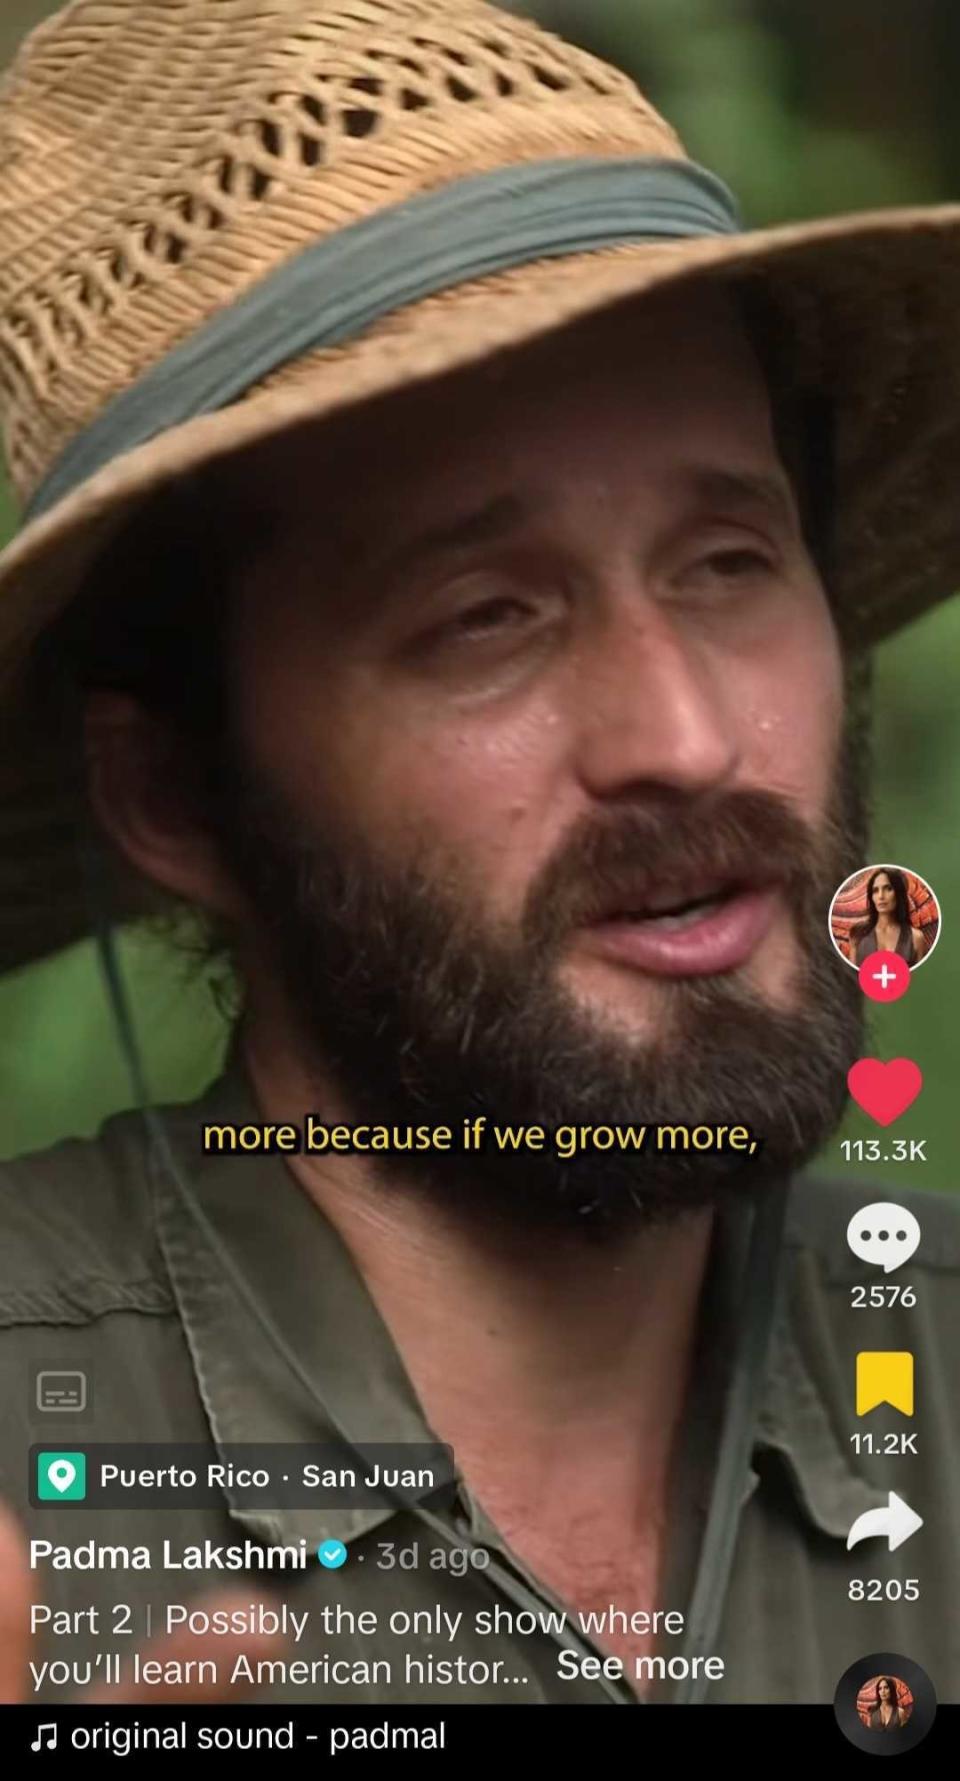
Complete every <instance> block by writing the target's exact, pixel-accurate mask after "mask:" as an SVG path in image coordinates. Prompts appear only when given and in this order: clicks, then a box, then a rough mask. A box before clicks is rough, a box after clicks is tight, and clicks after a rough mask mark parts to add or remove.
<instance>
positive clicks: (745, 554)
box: [706, 545, 773, 580]
mask: <svg viewBox="0 0 960 1781" xmlns="http://www.w3.org/2000/svg"><path fill="white" fill-rule="evenodd" d="M706 562H707V564H708V566H709V567H710V568H711V569H713V570H715V571H716V573H717V574H718V575H722V576H724V577H725V578H727V579H729V580H737V579H739V578H740V577H742V576H745V575H765V574H769V572H770V571H771V570H772V568H773V561H772V559H771V558H770V557H769V556H767V555H766V554H765V553H764V552H763V551H762V550H751V549H749V548H747V547H745V546H743V545H740V546H738V547H736V548H734V547H731V548H730V549H728V550H715V551H712V552H711V554H710V555H709V557H707V558H706Z"/></svg>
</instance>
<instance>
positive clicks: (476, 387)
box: [237, 287, 776, 537]
mask: <svg viewBox="0 0 960 1781" xmlns="http://www.w3.org/2000/svg"><path fill="white" fill-rule="evenodd" d="M731 456H733V457H735V458H738V459H740V460H741V461H742V467H743V468H744V469H745V470H749V469H750V467H751V464H752V465H753V466H754V467H756V468H763V467H764V466H765V465H766V466H769V462H770V460H771V459H772V458H775V456H776V453H775V447H774V443H773V436H772V427H771V415H770V403H769V397H768V391H767V387H766V383H765V380H764V377H763V374H762V372H761V370H760V366H759V364H758V362H757V359H756V356H755V354H754V352H753V349H752V347H751V344H750V341H749V339H748V336H747V332H746V328H745V326H744V323H743V321H742V319H741V315H740V311H739V308H738V305H737V303H736V301H735V299H734V296H733V295H732V293H731V292H730V291H729V290H722V289H718V288H710V287H707V288H702V287H700V288H695V289H692V290H690V291H684V292H676V293H671V294H670V295H669V296H659V297H658V298H656V299H655V300H650V299H645V300H643V301H637V300H634V301H633V302H631V303H630V304H626V305H622V304H621V305H618V306H617V307H616V308H614V309H611V310H608V311H606V312H604V313H602V314H600V315H595V316H591V317H590V318H588V319H587V320H586V321H582V322H579V323H577V324H576V325H575V326H573V327H570V328H567V329H564V330H561V331H558V332H556V333H554V334H551V335H549V336H547V337H546V338H544V339H542V340H539V341H536V342H534V343H532V344H528V345H527V346H525V347H524V348H522V349H519V350H517V351H514V352H511V353H505V354H500V355H498V356H497V357H495V358H493V359H490V360H488V361H486V362H484V363H482V364H480V365H478V366H475V367H469V368H467V369H466V370H461V371H459V372H457V373H456V374H454V375H452V376H450V377H445V378H443V379H439V380H436V381H434V382H431V383H429V384H425V385H420V386H415V387H413V388H411V389H409V390H407V391H404V392H402V393H400V394H392V395H390V396H389V397H386V398H384V399H382V400H378V401H374V402H368V403H366V404H364V405H363V406H362V407H361V408H358V409H357V410H356V411H348V412H347V413H345V414H344V415H342V416H339V417H333V418H332V419H331V418H325V419H323V420H322V421H318V422H315V423H310V424H308V425H306V426H301V427H299V428H297V429H295V430H293V431H292V432H290V433H289V434H287V435H284V436H282V437H281V438H279V439H275V440H270V441H267V442H266V443H265V444H264V445H263V446H261V447H259V448H257V449H256V450H255V451H254V452H253V453H251V454H249V455H248V456H247V457H246V458H245V459H244V460H243V462H242V463H241V464H240V465H239V466H238V472H237V474H238V477H239V481H240V485H241V486H240V490H239V492H240V494H241V496H243V495H244V494H246V495H249V496H250V497H253V496H256V498H257V501H258V504H259V505H261V506H262V505H264V504H266V506H267V507H268V509H269V510H271V511H272V512H273V513H274V515H275V516H276V518H277V519H278V520H281V521H282V522H283V529H284V530H285V531H287V530H289V528H291V527H294V528H297V527H299V526H300V525H303V526H315V525H316V523H317V521H318V516H319V515H320V514H322V515H323V521H324V524H325V525H327V526H329V527H330V529H331V537H336V536H338V535H339V534H340V533H344V534H345V533H346V532H347V531H348V530H349V529H350V524H351V519H352V520H353V522H354V523H355V524H357V525H359V527H360V528H363V527H364V525H365V516H366V515H368V514H369V513H370V511H371V509H375V510H376V513H377V516H378V521H382V522H383V523H385V524H389V525H393V524H397V525H401V526H402V525H403V523H404V522H405V521H406V520H408V519H410V518H412V517H413V515H414V514H415V512H416V511H418V510H420V509H425V510H428V511H429V510H433V509H438V510H442V509H443V508H444V507H445V506H446V505H447V504H448V502H449V501H450V500H452V499H455V498H457V497H458V496H459V495H460V493H461V491H462V490H463V489H464V488H465V487H470V488H473V489H482V488H484V487H487V486H491V487H492V486H494V484H496V485H497V486H498V487H503V486H506V487H509V486H510V485H511V484H513V483H522V482H526V481H529V480H536V481H537V482H538V483H540V482H542V481H543V480H544V476H545V475H546V477H547V478H548V479H549V478H551V477H553V478H555V479H557V480H562V479H565V478H566V479H569V478H572V479H578V478H584V477H587V478H589V477H590V476H591V475H594V476H599V475H606V476H607V477H611V476H613V477H615V476H616V475H618V474H620V475H628V474H632V473H633V472H634V471H635V469H636V468H641V469H649V470H651V471H652V470H654V469H655V468H657V467H658V466H659V467H662V468H664V469H665V470H666V469H668V468H669V465H670V462H671V460H673V461H675V462H676V463H677V464H680V463H681V462H682V461H683V459H684V458H685V457H688V458H689V460H690V462H691V463H697V464H704V463H710V462H711V461H714V462H715V463H716V464H717V466H718V467H722V466H724V465H726V464H729V463H730V461H731Z"/></svg>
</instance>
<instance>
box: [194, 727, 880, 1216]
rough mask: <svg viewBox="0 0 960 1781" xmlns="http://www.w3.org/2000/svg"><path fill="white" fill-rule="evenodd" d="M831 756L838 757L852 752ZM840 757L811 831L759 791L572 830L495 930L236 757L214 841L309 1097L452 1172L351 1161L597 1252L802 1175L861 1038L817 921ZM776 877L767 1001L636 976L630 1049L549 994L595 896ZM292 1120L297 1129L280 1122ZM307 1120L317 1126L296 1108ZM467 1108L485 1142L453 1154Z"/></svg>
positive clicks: (838, 852) (848, 978)
mask: <svg viewBox="0 0 960 1781" xmlns="http://www.w3.org/2000/svg"><path fill="white" fill-rule="evenodd" d="M855 744H856V745H855ZM861 754H862V739H860V738H857V739H855V738H854V736H853V734H852V732H850V731H848V733H847V735H846V737H845V740H844V744H843V747H842V749H841V751H840V759H839V761H838V766H837V772H836V776H835V782H834V787H833V793H832V798H831V803H830V808H829V810H828V811H827V813H826V814H825V815H824V818H823V819H822V821H821V822H820V823H819V824H818V825H817V827H816V828H813V827H812V826H811V825H809V824H808V823H807V822H805V821H804V820H803V819H801V818H800V817H799V816H798V815H797V814H796V812H795V811H794V810H793V808H792V807H791V806H790V805H789V804H788V803H787V802H786V801H785V800H784V799H782V798H780V797H778V796H777V795H775V794H773V793H771V792H766V791H760V790H749V791H748V790H743V791H731V792H728V793H725V794H723V795H722V796H721V795H710V796H709V797H702V798H689V797H680V796H677V797H675V798H671V799H669V800H667V799H666V798H662V799H658V800H657V802H656V804H652V803H651V804H648V805H647V806H645V807H644V806H642V805H641V804H640V803H639V801H638V802H637V803H636V804H634V805H631V806H630V807H629V808H627V807H626V806H624V807H623V808H620V809H618V810H617V811H616V812H613V811H608V812H606V813H604V814H603V816H602V818H601V817H600V816H598V817H594V818H591V819H589V820H587V819H584V821H583V822H582V823H581V824H580V825H578V826H577V828H576V829H575V830H574V831H573V832H571V833H570V834H569V835H568V836H567V837H566V839H565V841H564V843H563V844H562V846H561V847H560V848H558V850H557V851H556V853H555V854H554V855H553V856H552V857H551V859H550V860H549V861H548V863H547V864H546V866H545V867H544V868H542V869H541V871H540V872H539V874H538V875H537V876H536V878H535V879H534V881H533V882H532V884H531V886H530V889H529V892H528V894H527V897H526V900H525V907H524V909H523V912H522V916H521V918H520V919H519V921H517V922H515V923H513V924H509V925H508V924H506V923H502V922H501V923H498V924H495V923H493V922H492V921H491V919H490V918H489V916H486V915H485V914H484V913H483V911H482V909H481V907H480V906H479V899H478V896H477V893H476V889H475V888H474V889H473V890H472V892H471V886H470V885H469V883H467V882H465V880H464V876H463V873H462V871H461V870H460V869H459V868H458V865H457V863H456V861H455V860H453V859H452V858H450V857H449V856H448V855H447V854H445V853H444V852H443V851H442V850H441V849H439V848H437V847H436V846H434V847H433V848H431V849H429V850H422V851H421V853H420V855H419V856H418V858H417V859H416V860H408V861H406V862H404V863H403V864H398V863H397V862H396V861H394V860H391V859H389V858H387V857H385V854H384V851H383V850H382V849H379V848H378V847H377V846H376V845H375V844H374V843H373V842H372V841H371V840H370V838H369V837H366V836H364V835H362V834H361V833H360V832H359V831H358V830H354V829H350V830H349V831H348V829H347V827H346V826H345V825H344V823H343V821H342V819H340V820H338V821H336V822H335V821H333V820H328V821H325V822H324V823H323V825H322V829H321V826H320V825H319V824H317V825H316V827H314V826H313V825H312V824H311V825H310V827H309V829H308V827H307V826H306V825H305V822H304V818H303V817H302V815H300V814H299V813H296V812H294V811H293V809H292V808H291V807H290V804H289V802H288V801H287V800H286V798H285V797H284V796H283V794H282V793H281V792H280V791H279V790H278V788H277V787H275V786H273V785H272V784H268V783H267V782H266V780H265V779H264V777H263V776H262V775H261V774H260V773H259V772H258V770H256V769H254V768H253V767H252V765H251V763H250V762H249V761H246V760H242V759H241V758H240V753H239V750H238V749H237V747H236V746H233V747H232V749H231V753H230V759H229V766H228V769H227V770H226V771H223V770H221V772H220V773H219V774H218V783H217V790H216V797H215V800H214V805H213V807H214V808H215V810H216V830H217V840H218V843H219V846H220V849H221V852H222V854H223V857H224V859H225V861H226V863H227V864H228V866H229V868H230V870H231V871H232V872H233V874H234V876H235V878H236V879H237V881H238V882H239V883H240V885H241V886H242V888H243V891H244V893H245V896H246V898H247V900H248V903H249V904H250V907H251V908H252V910H253V912H254V915H255V917H256V920H257V924H258V934H259V939H260V942H261V944H262V945H264V947H265V949H266V955H267V957H268V959H269V961H270V966H271V969H272V970H273V972H274V973H275V974H276V978H277V981H278V982H279V985H280V987H281V989H282V991H283V993H284V996H285V999H286V1002H287V1005H288V1007H289V1008H290V1009H291V1011H292V1014H293V1016H294V1019H295V1022H296V1027H297V1033H298V1037H299V1038H300V1039H301V1041H302V1043H303V1045H304V1046H305V1048H306V1055H307V1063H308V1069H309V1070H310V1072H311V1074H312V1075H314V1076H315V1077H316V1080H317V1082H318V1084H321V1083H322V1084H327V1085H328V1086H329V1087H330V1088H332V1089H333V1090H334V1092H335V1093H336V1096H337V1099H338V1102H339V1104H340V1106H341V1107H342V1108H344V1109H346V1116H347V1118H348V1120H349V1121H351V1122H354V1123H361V1122H362V1123H364V1124H367V1123H369V1124H377V1125H390V1126H393V1125H397V1126H413V1125H429V1126H447V1127H450V1128H451V1130H452V1133H453V1145H454V1151H455V1153H451V1154H445V1155H440V1154H438V1153H437V1152H421V1153H408V1152H402V1153H398V1154H393V1155H380V1156H378V1157H377V1158H376V1159H373V1158H371V1159H369V1160H371V1162H373V1163H374V1167H375V1171H376V1174H377V1176H378V1177H379V1178H380V1180H381V1181H382V1182H383V1184H384V1187H385V1188H386V1189H390V1190H393V1191H398V1190H403V1189H406V1190H408V1191H411V1190H412V1191H414V1192H416V1193H418V1194H420V1195H426V1196H429V1197H430V1199H431V1200H432V1201H433V1203H435V1204H436V1205H437V1207H438V1208H442V1209H443V1210H444V1211H445V1212H446V1213H448V1214H450V1215H454V1216H456V1217H458V1218H460V1219H464V1220H467V1221H475V1222H477V1223H478V1224H479V1225H480V1226H481V1227H483V1228H487V1229H489V1228H490V1227H491V1226H492V1225H494V1224H497V1225H501V1226H504V1227H506V1228H507V1229H516V1228H518V1227H519V1226H524V1227H527V1228H528V1229H534V1230H537V1229H539V1230H542V1231H544V1232H546V1231H547V1230H553V1231H558V1230H565V1231H568V1232H569V1231H572V1230H576V1231H579V1232H583V1233H584V1234H585V1235H586V1236H588V1237H594V1238H602V1237H604V1236H606V1235H611V1234H617V1235H619V1234H621V1233H623V1232H624V1231H625V1230H629V1229H635V1228H637V1227H638V1226H640V1225H641V1224H643V1223H652V1222H657V1221H663V1220H664V1219H667V1218H671V1217H677V1216H681V1215H684V1214H686V1213H688V1212H690V1211H692V1210H694V1209H696V1208H701V1207H703V1206H706V1205H711V1204H714V1203H716V1202H717V1200H718V1199H719V1198H721V1197H725V1196H727V1195H743V1194H745V1193H746V1194H754V1193H758V1192H761V1191H762V1190H763V1188H764V1186H765V1185H768V1184H770V1183H771V1182H774V1181H779V1180H783V1179H784V1178H785V1177H786V1176H788V1175H789V1174H791V1173H793V1172H794V1171H796V1170H797V1169H798V1168H800V1167H802V1166H803V1164H805V1163H806V1162H807V1161H809V1159H810V1158H811V1157H812V1156H813V1155H814V1154H815V1152H816V1151H817V1150H818V1149H819V1148H820V1146H821V1145H822V1144H823V1142H824V1141H825V1140H826V1138H827V1137H829V1135H830V1133H831V1132H832V1131H833V1130H834V1129H835V1127H836V1125H837V1124H838V1123H839V1120H840V1117H841V1113H842V1110H843V1106H844V1103H845V1099H846V1074H847V1070H848V1069H849V1066H850V1064H851V1063H852V1062H853V1061H854V1060H855V1058H856V1057H857V1056H858V1055H859V1051H860V1047H861V1041H862V996H861V993H860V990H859V986H858V984H857V981H856V977H855V974H854V973H853V972H851V971H850V970H849V969H848V968H847V967H846V966H844V965H843V964H842V963H841V962H840V961H839V960H838V959H837V957H836V955H835V954H834V951H833V948H832V946H831V944H830V941H829V938H828V934H827V920H826V912H827V909H828V907H829V903H830V898H831V896H832V894H833V891H834V888H835V887H836V885H837V884H838V883H839V882H840V881H841V880H842V879H843V878H844V877H846V876H847V875H848V874H849V872H850V870H851V862H853V861H856V860H859V859H861V858H862V857H863V853H864V846H865V821H864V813H863V810H862V807H861V792H860V785H861V778H860V776H859V775H858V774H857V773H855V772H854V771H853V770H852V763H853V761H854V760H855V759H859V758H860V756H861ZM761 865H762V875H763V877H764V879H767V878H768V877H774V878H776V879H778V880H780V881H781V883H782V887H783V896H784V902H785V905H786V908H787V910H788V911H789V916H790V919H791V921H792V924H793V926H794V929H795V937H796V941H797V949H796V950H797V959H798V969H797V971H796V973H795V979H796V981H795V982H794V984H793V985H792V986H791V993H792V1005H791V1006H789V1007H782V1006H779V1005H777V1006H774V1005H772V1004H771V1003H769V1002H768V1001H767V1000H766V999H765V998H764V997H763V996H761V995H760V994H759V993H757V992H755V991H754V990H752V989H750V988H749V987H748V986H747V985H745V984H744V983H743V982H742V981H737V979H736V978H735V977H734V976H733V975H729V976H723V975H717V976H713V977H701V978H662V979H658V980H657V991H658V997H657V1004H656V1006H657V1010H658V1018H657V1025H656V1031H655V1034H654V1036H652V1037H651V1036H649V1033H647V1034H645V1036H644V1037H642V1038H641V1037H640V1036H638V1034H637V1033H636V1032H631V1030H630V1026H629V1023H628V1021H627V1020H626V1019H625V1017H623V1016H622V1015H620V1016H617V1017H614V1016H613V1015H611V1014H610V1013H609V1012H608V1013H607V1014H606V1015H604V1013H603V1011H602V1010H598V1009H597V1008H596V1006H594V1005H590V1004H587V1003H584V1002H583V1001H582V1000H580V999H578V998H577V996H576V995H575V994H574V992H573V991H572V990H571V989H570V988H569V987H567V985H566V984H565V983H564V982H563V980H562V975H561V967H562V962H563V959H564V956H565V953H566V950H567V949H568V948H569V944H570V941H571V938H572V936H573V933H574V931H575V930H576V928H577V927H578V925H579V924H580V923H581V922H582V921H583V920H584V919H589V912H590V911H592V910H595V909H596V906H597V903H598V899H605V900H606V903H607V906H608V907H609V906H610V903H611V899H615V897H616V895H617V892H618V890H619V889H620V887H623V894H624V902H623V904H622V906H623V907H629V906H630V901H631V899H632V901H633V902H634V904H636V902H637V900H638V896H639V895H640V894H642V889H643V886H644V884H651V885H652V884H654V883H655V882H658V881H659V882H660V883H662V882H664V881H669V882H674V881H678V882H681V883H682V882H683V881H684V880H685V879H688V878H689V879H692V880H694V881H695V880H696V878H697V877H698V875H699V876H702V875H714V874H720V875H722V876H723V877H729V878H730V879H731V880H738V881H740V882H742V883H746V884H749V883H750V882H751V881H752V880H753V879H754V878H755V876H756V875H757V869H758V866H761ZM306 1111H308V1110H307V1109H300V1110H299V1117H302V1116H303V1114H304V1113H305V1112H306ZM311 1111H314V1112H318V1113H319V1111H320V1110H319V1109H311ZM480 1115H483V1116H485V1117H486V1119H487V1121H488V1122H489V1123H488V1125H487V1128H486V1130H487V1133H488V1139H487V1144H486V1146H485V1147H484V1148H483V1149H480V1150H463V1151H460V1150H457V1149H456V1146H457V1145H458V1141H459V1139H460V1135H461V1133H462V1131H463V1123H462V1122H466V1121H472V1120H473V1119H475V1118H477V1116H480ZM638 1123H639V1124H646V1125H647V1126H648V1127H649V1126H655V1125H680V1124H682V1125H688V1126H695V1125H716V1124H720V1125H727V1126H730V1125H745V1126H748V1127H749V1128H750V1129H751V1133H752V1135H753V1136H755V1137H756V1138H757V1139H758V1140H759V1141H760V1143H759V1148H758V1150H757V1152H756V1154H754V1155H743V1154H724V1153H718V1152H705V1153H702V1152H701V1153H695V1154H694V1153H690V1152H683V1151H665V1152H661V1151H657V1150H653V1149H651V1150H648V1151H645V1152H643V1153H637V1152H633V1151H631V1152H625V1153H619V1152H611V1151H607V1152H604V1153H603V1154H598V1153H597V1152H596V1151H590V1150H586V1151H583V1152H580V1153H578V1154H576V1155H574V1156H572V1157H569V1158H562V1157H560V1156H559V1155H558V1154H556V1151H555V1149H553V1148H551V1144H550V1134H551V1133H552V1132H554V1131H555V1130H556V1128H557V1127H559V1126H579V1125H588V1126H598V1125H600V1126H618V1125H623V1126H627V1125H636V1124H638ZM492 1124H496V1125H497V1126H499V1127H501V1128H502V1127H505V1126H514V1127H515V1126H527V1127H529V1126H530V1125H539V1126H542V1127H543V1128H544V1130H545V1132H546V1133H547V1141H546V1143H545V1146H544V1149H543V1150H542V1151H527V1150H520V1151H518V1152H513V1151H504V1152H501V1151H500V1150H498V1149H496V1148H495V1146H493V1145H492V1142H491V1140H490V1138H489V1132H490V1126H491V1125H492Z"/></svg>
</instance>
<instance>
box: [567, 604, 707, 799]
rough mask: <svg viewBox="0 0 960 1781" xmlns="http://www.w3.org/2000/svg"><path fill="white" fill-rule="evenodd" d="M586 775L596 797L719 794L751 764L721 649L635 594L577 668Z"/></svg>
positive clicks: (581, 752) (581, 771)
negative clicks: (744, 756)
mask: <svg viewBox="0 0 960 1781" xmlns="http://www.w3.org/2000/svg"><path fill="white" fill-rule="evenodd" d="M577 677H578V686H577V708H578V710H579V711H580V712H581V713H582V718H581V722H580V725H579V730H578V740H579V759H578V769H579V774H580V778H581V782H582V783H583V785H584V787H585V789H586V790H588V791H589V792H590V794H591V795H592V796H593V797H596V798H616V797H621V796H625V795H630V794H635V793H636V792H638V791H643V792H646V793H649V792H651V791H655V790H657V789H661V790H665V791H670V792H673V793H677V792H680V793H684V794H687V795H693V794H695V793H699V792H706V791H710V790H717V789H720V788H722V787H723V786H724V785H725V784H727V783H729V782H730V781H731V780H733V778H734V777H735V775H736V772H737V769H738V766H739V764H740V759H741V743H740V732H739V728H738V724H737V720H736V708H735V699H734V693H733V689H732V687H731V685H730V684H729V683H726V684H725V682H724V676H723V672H722V661H721V658H719V657H718V656H717V654H716V652H715V650H714V649H709V650H708V649H707V648H706V647H705V646H704V645H703V644H702V643H699V642H698V641H697V640H696V639H694V638H691V637H690V636H689V634H687V633H686V632H685V631H684V630H683V629H682V627H681V626H680V624H678V623H677V621H676V620H675V619H674V618H673V616H672V615H671V613H670V612H669V610H668V609H667V608H665V607H661V606H660V605H658V604H657V603H656V602H655V601H653V600H639V599H638V598H637V596H636V593H634V596H633V599H632V600H631V601H630V603H629V610H627V611H621V612H619V613H617V614H616V615H613V616H611V617H610V618H609V619H608V621H607V622H606V623H605V624H604V626H603V628H602V631H598V632H597V634H596V635H595V636H594V637H593V639H592V640H591V642H590V644H589V646H588V647H587V648H585V649H584V651H583V652H582V653H581V654H580V656H579V659H578V664H577Z"/></svg>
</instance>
